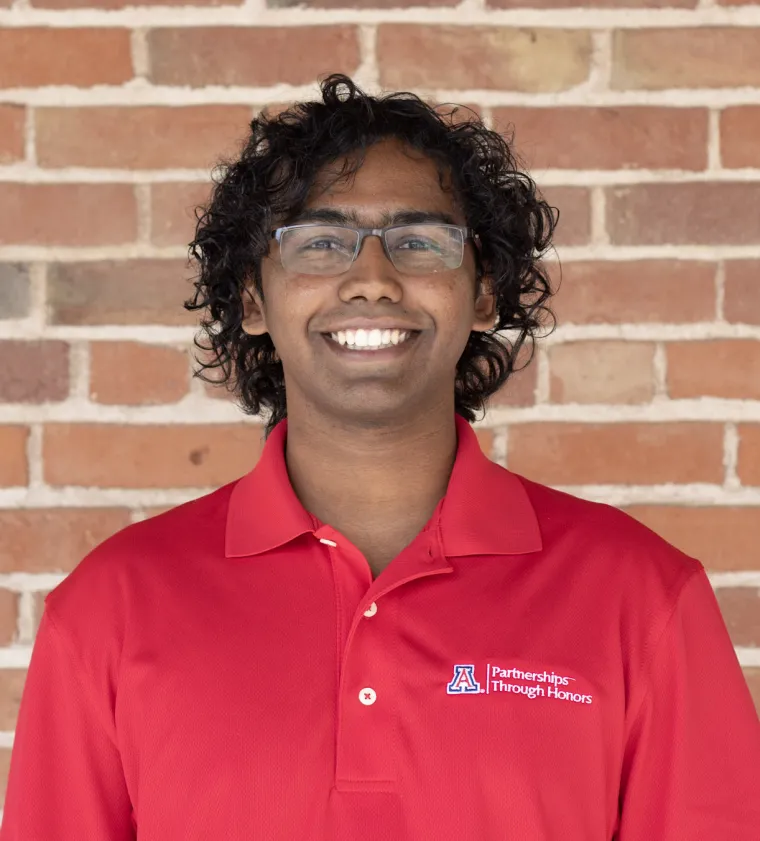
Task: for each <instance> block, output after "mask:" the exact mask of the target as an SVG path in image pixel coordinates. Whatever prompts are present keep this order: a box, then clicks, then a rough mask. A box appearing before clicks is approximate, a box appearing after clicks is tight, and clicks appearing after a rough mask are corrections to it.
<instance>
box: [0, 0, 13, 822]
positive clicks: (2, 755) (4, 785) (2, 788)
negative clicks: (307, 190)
mask: <svg viewBox="0 0 760 841" xmlns="http://www.w3.org/2000/svg"><path fill="white" fill-rule="evenodd" d="M10 2H11V0H0V6H2V5H6V6H8V5H9V4H10ZM12 752H13V751H12V749H11V748H0V808H2V806H4V805H5V792H6V791H7V789H8V774H9V773H10V769H11V754H12Z"/></svg>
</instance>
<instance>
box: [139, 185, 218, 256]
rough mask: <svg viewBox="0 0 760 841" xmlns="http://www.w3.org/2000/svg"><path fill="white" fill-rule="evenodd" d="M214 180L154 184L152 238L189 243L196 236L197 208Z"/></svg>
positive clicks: (181, 243)
mask: <svg viewBox="0 0 760 841" xmlns="http://www.w3.org/2000/svg"><path fill="white" fill-rule="evenodd" d="M210 191H211V184H210V183H208V182H206V181H200V182H196V183H193V182H190V183H186V184H183V183H169V184H153V185H152V186H151V188H150V208H151V236H150V238H151V242H154V243H155V244H156V245H187V244H188V243H189V242H191V240H192V239H193V237H194V236H195V223H196V217H195V209H196V208H197V207H200V206H202V205H205V204H206V202H207V201H208V199H209V196H210Z"/></svg>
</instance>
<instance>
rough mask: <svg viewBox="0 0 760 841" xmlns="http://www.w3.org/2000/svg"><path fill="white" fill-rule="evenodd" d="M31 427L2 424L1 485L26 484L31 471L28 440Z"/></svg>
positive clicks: (0, 439)
mask: <svg viewBox="0 0 760 841" xmlns="http://www.w3.org/2000/svg"><path fill="white" fill-rule="evenodd" d="M28 438H29V429H28V428H27V427H25V426H0V453H2V454H3V457H2V458H1V459H0V487H2V486H9V485H26V483H27V482H28V481H29V472H28V467H27V459H26V442H27V439H28Z"/></svg>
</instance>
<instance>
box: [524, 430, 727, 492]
mask: <svg viewBox="0 0 760 841" xmlns="http://www.w3.org/2000/svg"><path fill="white" fill-rule="evenodd" d="M508 441H509V445H508V446H509V460H508V465H509V468H510V469H511V470H514V471H515V472H517V473H521V474H523V475H525V476H527V477H528V478H530V479H533V480H534V481H537V482H543V483H545V484H555V485H587V484H621V485H628V484H631V485H655V484H661V483H665V482H715V483H718V482H722V481H723V427H722V426H721V425H720V424H707V423H639V424H635V423H607V424H577V423H535V424H525V425H523V424H519V425H515V426H513V427H511V428H510V430H509V439H508Z"/></svg>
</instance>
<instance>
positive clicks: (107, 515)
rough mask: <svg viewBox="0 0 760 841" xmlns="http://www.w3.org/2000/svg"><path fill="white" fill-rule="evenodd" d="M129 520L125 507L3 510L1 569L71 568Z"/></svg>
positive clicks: (61, 569)
mask: <svg viewBox="0 0 760 841" xmlns="http://www.w3.org/2000/svg"><path fill="white" fill-rule="evenodd" d="M129 522H130V519H129V510H128V509H126V508H10V509H5V510H0V532H2V535H3V540H2V542H1V543H0V571H2V572H3V573H8V572H30V573H40V572H70V571H71V570H72V569H74V567H75V566H76V565H77V564H78V563H79V561H81V560H82V558H83V557H84V556H85V555H86V554H87V553H88V552H89V551H90V550H91V549H93V548H94V547H95V546H97V545H98V544H99V543H102V542H103V541H104V540H105V539H106V538H107V537H110V536H111V535H112V534H115V533H116V532H117V531H120V530H121V529H123V528H125V527H126V526H128V525H129Z"/></svg>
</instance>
